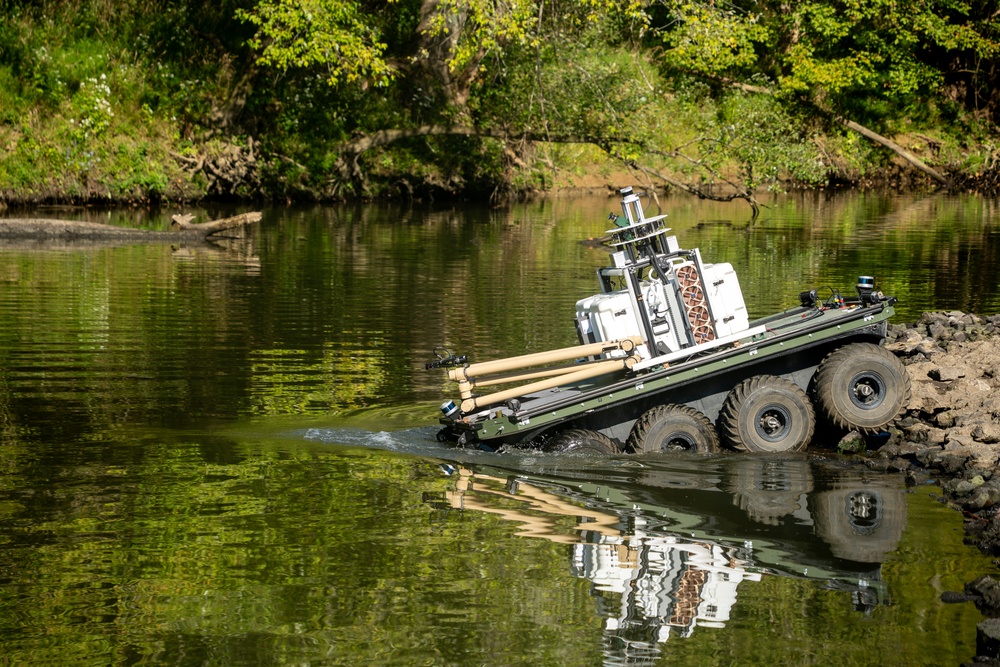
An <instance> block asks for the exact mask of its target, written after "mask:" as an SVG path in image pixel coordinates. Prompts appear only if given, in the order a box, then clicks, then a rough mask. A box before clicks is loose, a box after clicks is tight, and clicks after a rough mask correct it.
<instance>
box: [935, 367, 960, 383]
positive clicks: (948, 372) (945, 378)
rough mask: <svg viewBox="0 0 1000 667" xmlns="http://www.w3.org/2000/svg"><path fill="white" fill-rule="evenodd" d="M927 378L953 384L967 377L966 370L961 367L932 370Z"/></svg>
mask: <svg viewBox="0 0 1000 667" xmlns="http://www.w3.org/2000/svg"><path fill="white" fill-rule="evenodd" d="M927 377H929V378H930V379H932V380H937V381H938V382H953V381H955V380H957V379H959V378H964V377H965V369H964V368H961V367H959V366H942V367H939V368H932V369H931V370H929V371H928V372H927Z"/></svg>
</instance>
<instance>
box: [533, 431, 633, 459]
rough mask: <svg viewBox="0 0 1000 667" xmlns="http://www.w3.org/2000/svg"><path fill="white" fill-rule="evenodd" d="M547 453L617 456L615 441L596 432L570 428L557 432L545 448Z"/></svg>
mask: <svg viewBox="0 0 1000 667" xmlns="http://www.w3.org/2000/svg"><path fill="white" fill-rule="evenodd" d="M545 450H546V451H549V452H583V453H586V454H617V453H618V446H617V445H616V444H615V441H614V440H612V439H611V438H609V437H608V436H606V435H604V434H603V433H600V432H598V431H591V430H590V429H586V428H571V429H567V430H565V431H559V432H558V433H556V434H555V435H554V436H552V438H551V439H550V440H549V442H548V443H547V445H546V447H545Z"/></svg>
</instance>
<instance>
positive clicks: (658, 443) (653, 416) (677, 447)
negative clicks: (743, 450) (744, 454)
mask: <svg viewBox="0 0 1000 667" xmlns="http://www.w3.org/2000/svg"><path fill="white" fill-rule="evenodd" d="M628 447H629V449H631V450H632V451H634V452H636V453H637V454H639V453H641V454H653V453H659V452H672V451H684V450H687V451H692V452H699V453H701V454H710V453H712V452H717V451H719V435H718V433H716V431H715V427H714V426H712V422H710V421H709V420H708V417H706V416H705V415H703V414H702V413H700V412H699V411H697V410H695V409H694V408H692V407H688V406H687V405H658V406H656V407H655V408H652V409H650V410H647V411H646V412H645V413H644V414H643V415H642V416H641V417H639V420H638V421H637V422H636V423H635V426H633V427H632V432H631V433H629V436H628Z"/></svg>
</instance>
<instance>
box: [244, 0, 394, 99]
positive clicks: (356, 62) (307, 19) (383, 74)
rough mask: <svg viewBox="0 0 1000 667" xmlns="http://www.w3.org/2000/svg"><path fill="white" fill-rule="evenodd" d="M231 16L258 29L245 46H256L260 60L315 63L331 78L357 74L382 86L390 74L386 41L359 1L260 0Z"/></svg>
mask: <svg viewBox="0 0 1000 667" xmlns="http://www.w3.org/2000/svg"><path fill="white" fill-rule="evenodd" d="M390 2H391V0H390ZM237 16H239V17H240V18H242V19H243V20H245V21H248V22H250V23H252V24H254V25H255V26H257V27H258V28H259V29H260V31H259V32H258V34H257V35H256V36H255V37H254V38H253V39H251V40H250V46H251V47H252V48H254V49H255V50H257V51H258V52H259V54H260V55H259V57H258V61H257V62H258V63H260V64H261V65H268V66H272V67H277V68H279V69H288V68H290V67H305V68H308V67H312V66H318V67H319V68H320V69H321V70H322V71H323V73H324V75H325V76H326V79H327V81H328V82H329V83H331V84H333V83H339V82H341V81H347V82H353V81H357V80H363V81H372V82H374V83H375V84H377V85H382V86H384V85H386V84H387V83H388V82H389V81H390V80H391V78H392V67H391V66H390V65H389V64H388V63H387V62H386V61H385V58H384V54H385V47H386V45H385V43H384V42H382V41H380V39H381V38H380V34H379V30H378V28H377V26H375V25H373V23H372V22H371V19H370V17H369V15H368V14H367V13H366V12H365V10H364V8H363V7H362V6H361V4H360V3H357V2H351V1H350V0H262V1H261V2H260V3H259V4H258V5H257V6H256V7H255V8H254V9H253V10H250V11H246V10H242V9H241V10H239V11H238V12H237Z"/></svg>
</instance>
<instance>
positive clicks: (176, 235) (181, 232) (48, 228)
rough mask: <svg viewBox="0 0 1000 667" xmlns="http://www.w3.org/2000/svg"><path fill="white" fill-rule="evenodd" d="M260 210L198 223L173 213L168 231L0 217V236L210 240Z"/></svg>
mask: <svg viewBox="0 0 1000 667" xmlns="http://www.w3.org/2000/svg"><path fill="white" fill-rule="evenodd" d="M178 218H179V219H180V220H178ZM260 219H261V214H260V213H259V212H253V213H242V214H240V215H236V216H233V217H231V218H224V219H222V220H213V221H211V222H205V223H200V224H195V223H191V222H190V220H191V216H174V222H173V224H172V227H173V229H172V230H171V231H162V232H161V231H153V230H148V229H132V228H130V227H119V226H117V225H105V224H102V223H98V222H83V221H79V220H54V219H49V218H5V219H0V239H25V240H34V241H55V240H59V241H74V242H75V241H89V242H114V241H125V242H133V243H155V242H166V243H173V242H176V241H180V240H184V241H192V240H205V241H207V240H210V239H211V237H212V236H213V235H215V234H218V233H219V232H221V231H224V230H227V229H232V228H234V227H242V226H244V225H249V224H253V223H255V222H259V221H260Z"/></svg>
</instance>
